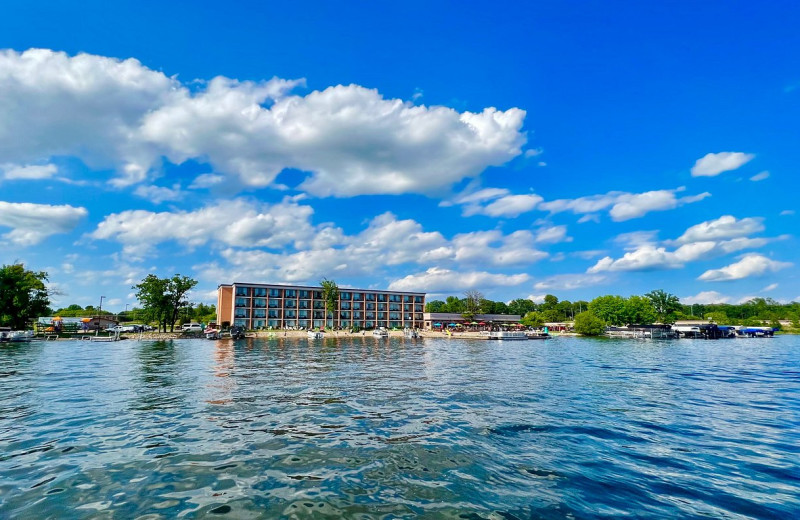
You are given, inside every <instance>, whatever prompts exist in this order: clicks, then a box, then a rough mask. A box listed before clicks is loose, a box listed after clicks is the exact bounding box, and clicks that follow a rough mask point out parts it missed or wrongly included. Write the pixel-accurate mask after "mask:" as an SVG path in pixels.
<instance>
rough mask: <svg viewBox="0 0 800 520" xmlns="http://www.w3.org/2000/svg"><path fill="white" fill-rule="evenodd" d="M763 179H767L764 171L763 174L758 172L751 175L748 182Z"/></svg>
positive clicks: (767, 176) (766, 172)
mask: <svg viewBox="0 0 800 520" xmlns="http://www.w3.org/2000/svg"><path fill="white" fill-rule="evenodd" d="M765 179H769V172H768V171H767V170H764V171H763V172H759V173H757V174H755V175H753V176H752V177H750V180H751V181H753V182H758V181H763V180H765Z"/></svg>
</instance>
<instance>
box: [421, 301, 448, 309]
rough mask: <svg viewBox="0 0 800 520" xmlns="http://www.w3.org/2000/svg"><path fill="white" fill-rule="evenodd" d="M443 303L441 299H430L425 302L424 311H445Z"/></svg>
mask: <svg viewBox="0 0 800 520" xmlns="http://www.w3.org/2000/svg"><path fill="white" fill-rule="evenodd" d="M445 305H446V304H445V303H444V302H443V301H442V300H431V301H429V302H428V303H426V304H425V312H445V311H444V308H445Z"/></svg>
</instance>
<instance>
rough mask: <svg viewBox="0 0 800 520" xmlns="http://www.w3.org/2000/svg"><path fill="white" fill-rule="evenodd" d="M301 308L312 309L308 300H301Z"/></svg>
mask: <svg viewBox="0 0 800 520" xmlns="http://www.w3.org/2000/svg"><path fill="white" fill-rule="evenodd" d="M300 308H301V309H310V308H311V302H310V301H308V300H300Z"/></svg>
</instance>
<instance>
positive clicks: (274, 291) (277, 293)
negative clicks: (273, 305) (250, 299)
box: [269, 289, 281, 298]
mask: <svg viewBox="0 0 800 520" xmlns="http://www.w3.org/2000/svg"><path fill="white" fill-rule="evenodd" d="M269 295H270V297H271V298H280V297H281V290H280V289H270V290H269Z"/></svg>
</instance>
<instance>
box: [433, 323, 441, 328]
mask: <svg viewBox="0 0 800 520" xmlns="http://www.w3.org/2000/svg"><path fill="white" fill-rule="evenodd" d="M433 326H434V327H441V326H442V324H441V323H434V324H433Z"/></svg>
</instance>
